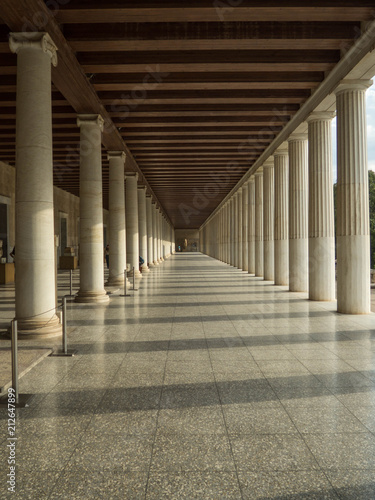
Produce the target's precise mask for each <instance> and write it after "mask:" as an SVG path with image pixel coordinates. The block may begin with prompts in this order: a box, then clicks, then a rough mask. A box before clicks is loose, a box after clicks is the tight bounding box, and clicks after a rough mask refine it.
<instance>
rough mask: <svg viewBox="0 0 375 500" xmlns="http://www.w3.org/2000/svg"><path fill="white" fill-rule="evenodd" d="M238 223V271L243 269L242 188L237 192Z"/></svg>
mask: <svg viewBox="0 0 375 500" xmlns="http://www.w3.org/2000/svg"><path fill="white" fill-rule="evenodd" d="M237 201H238V203H237V205H238V208H237V221H238V230H237V233H238V249H237V254H238V257H237V259H238V261H237V262H238V265H237V267H238V269H242V219H243V216H242V188H240V189H239V190H238V192H237Z"/></svg>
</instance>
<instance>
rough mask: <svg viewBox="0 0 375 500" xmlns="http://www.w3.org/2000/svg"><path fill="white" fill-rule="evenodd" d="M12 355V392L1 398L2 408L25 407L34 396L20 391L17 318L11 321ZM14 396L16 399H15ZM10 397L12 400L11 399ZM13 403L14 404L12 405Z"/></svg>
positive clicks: (0, 404) (0, 405)
mask: <svg viewBox="0 0 375 500" xmlns="http://www.w3.org/2000/svg"><path fill="white" fill-rule="evenodd" d="M11 350H12V352H11V355H12V389H13V391H12V392H13V394H12V392H9V391H8V394H7V395H6V396H3V397H2V398H1V400H0V407H1V408H8V410H9V408H14V407H16V408H24V407H25V406H29V405H28V402H29V400H30V399H31V398H32V396H33V395H32V394H19V393H18V330H17V320H16V319H14V320H13V321H12V323H11ZM13 397H14V399H13ZM9 399H10V400H11V401H12V402H11V401H9ZM10 405H13V406H10Z"/></svg>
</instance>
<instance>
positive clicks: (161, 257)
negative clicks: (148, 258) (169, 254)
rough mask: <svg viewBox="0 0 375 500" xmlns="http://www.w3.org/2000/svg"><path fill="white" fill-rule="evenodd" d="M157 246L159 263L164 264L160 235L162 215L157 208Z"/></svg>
mask: <svg viewBox="0 0 375 500" xmlns="http://www.w3.org/2000/svg"><path fill="white" fill-rule="evenodd" d="M157 214H158V246H159V260H160V262H164V257H163V243H162V242H163V235H162V222H161V221H162V215H161V210H160V207H159V208H158V212H157Z"/></svg>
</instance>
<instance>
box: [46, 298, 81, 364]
mask: <svg viewBox="0 0 375 500" xmlns="http://www.w3.org/2000/svg"><path fill="white" fill-rule="evenodd" d="M66 299H67V296H66V295H64V297H63V298H62V349H61V350H57V351H54V352H53V353H52V354H51V356H69V357H71V356H74V355H75V353H76V352H77V351H74V350H71V349H68V338H67V335H68V332H67V327H66V326H67V319H68V315H67V313H66Z"/></svg>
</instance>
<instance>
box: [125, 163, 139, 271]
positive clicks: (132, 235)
mask: <svg viewBox="0 0 375 500" xmlns="http://www.w3.org/2000/svg"><path fill="white" fill-rule="evenodd" d="M137 181H138V174H137V173H135V172H126V175H125V207H126V208H125V209H126V253H127V260H128V262H129V264H130V271H129V276H133V274H132V273H133V267H134V273H135V276H136V278H141V277H142V274H141V273H140V271H139V227H138V220H139V219H138V186H137Z"/></svg>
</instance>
